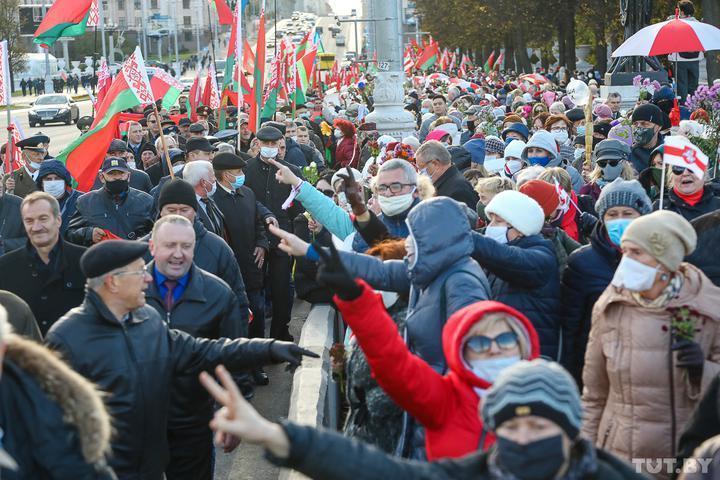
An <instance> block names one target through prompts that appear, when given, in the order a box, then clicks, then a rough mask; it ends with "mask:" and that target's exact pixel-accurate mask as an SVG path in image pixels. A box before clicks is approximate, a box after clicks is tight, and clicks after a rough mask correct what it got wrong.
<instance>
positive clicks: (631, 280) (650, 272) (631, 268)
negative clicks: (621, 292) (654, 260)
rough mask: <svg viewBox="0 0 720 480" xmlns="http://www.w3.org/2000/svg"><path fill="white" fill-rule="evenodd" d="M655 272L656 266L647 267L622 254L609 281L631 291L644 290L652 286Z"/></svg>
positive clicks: (656, 270)
mask: <svg viewBox="0 0 720 480" xmlns="http://www.w3.org/2000/svg"><path fill="white" fill-rule="evenodd" d="M657 272H658V268H657V267H649V266H647V265H645V264H644V263H641V262H638V261H637V260H633V259H632V258H630V257H626V256H624V255H623V257H622V259H621V260H620V264H619V265H618V267H617V270H615V275H614V276H613V279H612V282H611V283H612V284H613V285H614V286H616V287H618V288H626V289H628V290H630V291H631V292H644V291H646V290H650V288H652V286H653V284H654V283H655V277H656V276H657Z"/></svg>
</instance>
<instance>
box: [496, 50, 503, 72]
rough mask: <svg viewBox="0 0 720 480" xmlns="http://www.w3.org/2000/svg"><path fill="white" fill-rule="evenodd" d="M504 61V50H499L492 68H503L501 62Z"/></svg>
mask: <svg viewBox="0 0 720 480" xmlns="http://www.w3.org/2000/svg"><path fill="white" fill-rule="evenodd" d="M504 61H505V52H500V56H499V57H498V59H497V60H496V61H495V65H494V66H493V69H494V70H500V69H502V68H503V62H504Z"/></svg>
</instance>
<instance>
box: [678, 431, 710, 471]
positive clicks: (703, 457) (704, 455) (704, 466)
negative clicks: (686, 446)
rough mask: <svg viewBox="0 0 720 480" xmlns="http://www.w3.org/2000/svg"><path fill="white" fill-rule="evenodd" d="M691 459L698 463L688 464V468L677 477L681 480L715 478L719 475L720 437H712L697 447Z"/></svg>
mask: <svg viewBox="0 0 720 480" xmlns="http://www.w3.org/2000/svg"><path fill="white" fill-rule="evenodd" d="M692 458H693V459H696V460H699V461H696V462H690V463H689V464H688V468H686V469H685V471H684V472H683V474H682V475H681V476H680V477H679V478H680V479H681V480H705V479H708V478H717V477H718V475H719V474H720V436H715V437H712V438H710V439H708V440H706V441H705V442H703V443H702V445H699V446H698V448H697V450H695V451H694V452H693V455H692ZM678 465H679V464H678ZM693 467H695V468H693Z"/></svg>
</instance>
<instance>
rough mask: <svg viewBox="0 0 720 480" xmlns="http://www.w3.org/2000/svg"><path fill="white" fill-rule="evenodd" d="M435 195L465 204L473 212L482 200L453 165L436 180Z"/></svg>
mask: <svg viewBox="0 0 720 480" xmlns="http://www.w3.org/2000/svg"><path fill="white" fill-rule="evenodd" d="M435 195H437V196H438V197H450V198H452V199H453V200H457V201H458V202H461V203H464V204H465V205H467V206H468V207H469V208H470V209H471V210H475V207H476V206H477V203H478V201H479V200H480V197H478V194H477V192H476V191H475V190H474V189H473V187H472V185H470V182H468V181H467V180H466V179H465V177H463V174H462V173H460V170H458V167H456V166H455V165H451V166H450V168H448V169H447V170H446V171H445V173H443V174H442V175H441V176H440V178H438V179H437V180H435Z"/></svg>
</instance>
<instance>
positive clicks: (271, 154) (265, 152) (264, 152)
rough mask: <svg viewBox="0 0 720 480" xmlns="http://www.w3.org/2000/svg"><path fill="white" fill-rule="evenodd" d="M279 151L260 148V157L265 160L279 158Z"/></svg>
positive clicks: (272, 148)
mask: <svg viewBox="0 0 720 480" xmlns="http://www.w3.org/2000/svg"><path fill="white" fill-rule="evenodd" d="M277 154H278V149H277V148H275V147H260V156H261V157H263V158H275V157H277Z"/></svg>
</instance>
